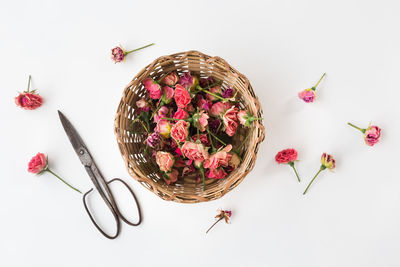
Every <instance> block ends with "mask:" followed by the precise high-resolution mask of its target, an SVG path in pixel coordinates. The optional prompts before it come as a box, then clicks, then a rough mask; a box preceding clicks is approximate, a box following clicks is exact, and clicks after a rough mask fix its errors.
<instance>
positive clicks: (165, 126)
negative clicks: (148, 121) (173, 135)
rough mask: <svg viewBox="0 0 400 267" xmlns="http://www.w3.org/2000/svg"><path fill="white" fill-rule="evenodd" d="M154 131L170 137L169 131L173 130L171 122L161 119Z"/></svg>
mask: <svg viewBox="0 0 400 267" xmlns="http://www.w3.org/2000/svg"><path fill="white" fill-rule="evenodd" d="M154 131H156V132H158V133H160V134H161V135H162V136H164V137H165V138H168V137H169V133H170V132H171V123H170V122H169V121H167V120H161V119H160V120H159V121H158V123H157V126H156V128H154Z"/></svg>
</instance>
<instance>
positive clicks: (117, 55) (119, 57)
mask: <svg viewBox="0 0 400 267" xmlns="http://www.w3.org/2000/svg"><path fill="white" fill-rule="evenodd" d="M111 59H112V60H113V61H114V63H119V62H121V61H123V60H124V59H125V51H124V50H123V49H122V48H121V47H120V46H117V47H114V48H113V49H111Z"/></svg>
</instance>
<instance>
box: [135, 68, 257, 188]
mask: <svg viewBox="0 0 400 267" xmlns="http://www.w3.org/2000/svg"><path fill="white" fill-rule="evenodd" d="M142 83H143V85H144V88H145V89H146V92H147V95H146V96H145V97H144V98H142V99H140V100H139V101H137V102H136V107H137V108H136V109H135V112H136V118H135V120H134V121H133V123H134V126H136V125H138V126H139V125H140V127H141V128H143V131H145V132H146V134H147V138H146V140H145V151H146V153H148V149H151V151H152V155H153V156H154V158H155V161H156V163H157V165H158V167H159V170H160V172H161V174H162V177H163V178H164V180H165V182H166V183H167V184H172V183H175V182H176V181H177V180H178V179H179V178H180V177H185V176H186V175H189V174H194V175H196V177H197V178H198V180H200V179H202V182H203V188H204V187H205V180H206V179H222V178H225V177H226V176H227V175H229V173H230V172H232V171H233V170H234V169H236V168H237V167H238V166H239V164H240V162H241V158H240V155H239V153H240V149H241V147H242V146H243V144H244V143H245V142H246V140H247V137H248V136H249V134H250V132H251V130H252V129H251V128H250V127H251V125H252V123H253V122H254V121H256V120H260V119H261V118H257V117H255V116H253V115H252V114H250V113H249V112H248V111H247V110H244V109H241V108H240V106H239V105H238V104H237V103H238V102H237V101H236V94H235V92H234V90H233V89H232V88H230V87H227V88H223V87H222V86H221V82H218V81H215V80H214V79H213V78H212V77H207V78H202V79H199V78H198V77H196V76H194V75H192V74H191V73H189V72H186V73H183V74H182V75H178V74H177V73H176V72H170V73H167V74H165V75H163V76H162V77H161V78H160V79H159V80H154V79H151V78H147V79H145V80H143V82H142ZM239 127H247V128H249V129H248V130H247V131H246V132H247V133H248V135H247V137H246V138H245V139H244V141H243V142H242V144H240V145H239V146H237V147H233V146H232V140H233V138H234V136H235V134H237V131H238V128H239ZM136 129H137V127H134V130H136ZM143 131H142V132H143Z"/></svg>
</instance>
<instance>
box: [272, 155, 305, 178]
mask: <svg viewBox="0 0 400 267" xmlns="http://www.w3.org/2000/svg"><path fill="white" fill-rule="evenodd" d="M296 160H297V151H296V150H295V149H293V148H288V149H284V150H282V151H279V152H278V153H277V154H276V156H275V161H276V162H278V164H288V165H289V166H290V167H292V169H293V171H294V173H295V174H296V177H297V180H298V181H299V182H300V177H299V174H298V173H297V170H296V167H294V162H295V161H296Z"/></svg>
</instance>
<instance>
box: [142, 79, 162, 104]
mask: <svg viewBox="0 0 400 267" xmlns="http://www.w3.org/2000/svg"><path fill="white" fill-rule="evenodd" d="M143 85H144V88H146V90H147V92H149V95H150V97H151V98H152V99H160V97H161V86H160V85H159V84H158V83H157V82H155V81H154V80H153V79H151V78H147V79H145V80H144V81H143Z"/></svg>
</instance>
